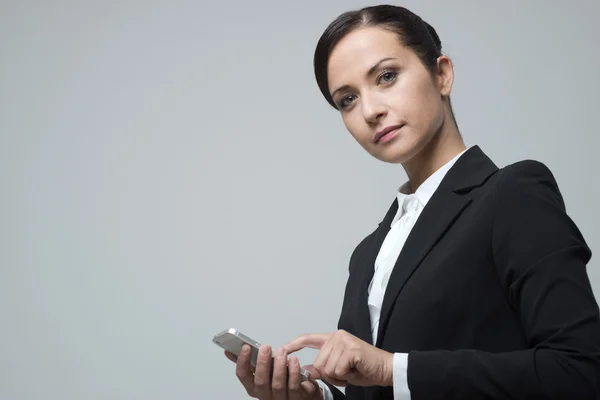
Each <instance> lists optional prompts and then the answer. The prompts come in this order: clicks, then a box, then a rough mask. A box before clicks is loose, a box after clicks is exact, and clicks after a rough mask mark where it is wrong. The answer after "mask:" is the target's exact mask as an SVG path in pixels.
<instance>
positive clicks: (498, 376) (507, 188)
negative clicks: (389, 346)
mask: <svg viewBox="0 0 600 400" xmlns="http://www.w3.org/2000/svg"><path fill="white" fill-rule="evenodd" d="M494 202H495V204H494V207H495V209H494V222H493V234H492V248H493V257H494V264H495V267H496V270H497V273H498V277H499V282H500V284H501V285H502V286H503V289H504V292H505V293H506V296H507V300H508V302H509V303H510V305H511V307H512V309H513V310H514V312H515V316H516V317H517V318H518V319H519V320H520V323H521V326H522V328H523V332H524V334H525V336H526V339H527V341H528V343H529V348H528V349H526V350H521V351H514V352H508V353H500V354H498V353H486V352H482V351H477V350H469V349H464V350H455V351H413V352H411V353H410V354H409V359H408V372H407V374H408V383H409V388H410V391H411V398H412V400H419V399H475V398H486V399H568V400H572V399H578V400H584V399H600V314H599V310H598V303H597V301H596V299H595V297H594V294H593V291H592V287H591V285H590V281H589V278H588V275H587V272H586V264H587V262H588V261H589V260H590V258H591V251H590V249H589V248H588V246H587V245H586V243H585V241H584V239H583V237H582V235H581V233H580V231H579V230H578V228H577V227H576V225H575V224H574V223H573V221H572V220H571V219H570V218H569V217H568V216H567V214H566V211H565V205H564V202H563V199H562V196H561V194H560V191H559V189H558V186H557V183H556V181H555V179H554V177H553V175H552V173H551V172H550V170H549V169H548V168H547V167H546V166H545V165H544V164H542V163H540V162H537V161H523V162H520V163H517V164H513V165H512V166H510V167H507V168H505V170H504V171H503V175H502V176H500V177H499V183H498V187H497V191H496V195H495V200H494Z"/></svg>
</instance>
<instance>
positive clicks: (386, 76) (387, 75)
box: [377, 71, 398, 84]
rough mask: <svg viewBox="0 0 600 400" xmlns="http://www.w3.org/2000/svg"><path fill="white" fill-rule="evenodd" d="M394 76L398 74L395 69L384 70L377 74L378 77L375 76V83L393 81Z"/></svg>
mask: <svg viewBox="0 0 600 400" xmlns="http://www.w3.org/2000/svg"><path fill="white" fill-rule="evenodd" d="M396 76H398V73H397V72H395V71H385V72H384V73H382V74H381V75H379V78H377V84H380V83H382V82H383V83H391V82H394V80H396Z"/></svg>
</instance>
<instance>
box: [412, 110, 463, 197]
mask: <svg viewBox="0 0 600 400" xmlns="http://www.w3.org/2000/svg"><path fill="white" fill-rule="evenodd" d="M448 122H449V120H448V119H446V121H445V123H444V124H443V125H442V126H441V127H440V130H439V132H438V133H437V134H436V135H435V136H434V137H433V138H432V139H431V140H430V142H429V143H427V145H426V146H425V148H423V149H422V150H421V151H420V152H419V153H418V154H417V155H415V156H414V157H413V158H411V159H410V160H409V161H407V162H406V163H404V164H403V167H404V170H405V171H406V174H407V175H408V179H409V181H410V186H411V189H412V190H411V191H412V192H415V191H416V190H417V189H418V188H419V186H421V185H422V184H423V182H425V181H426V180H427V178H429V177H430V176H431V175H432V174H433V173H434V172H435V171H437V170H438V169H440V168H441V167H442V166H444V164H446V163H447V162H448V161H450V160H452V159H453V158H454V157H456V156H457V155H459V154H460V153H461V152H463V151H464V150H466V148H467V147H466V146H465V143H464V142H463V140H462V138H461V136H460V133H459V132H458V128H457V127H456V125H455V124H454V123H450V124H449V123H448Z"/></svg>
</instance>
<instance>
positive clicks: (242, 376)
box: [235, 344, 254, 397]
mask: <svg viewBox="0 0 600 400" xmlns="http://www.w3.org/2000/svg"><path fill="white" fill-rule="evenodd" d="M235 375H236V376H237V377H238V379H239V380H240V382H241V383H242V385H243V386H244V389H246V392H248V395H249V396H251V397H252V396H254V377H253V376H252V371H251V369H250V346H248V345H247V344H246V345H244V346H242V350H241V351H240V355H239V357H238V358H237V363H236V367H235Z"/></svg>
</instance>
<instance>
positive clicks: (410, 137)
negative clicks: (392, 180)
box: [327, 27, 453, 163]
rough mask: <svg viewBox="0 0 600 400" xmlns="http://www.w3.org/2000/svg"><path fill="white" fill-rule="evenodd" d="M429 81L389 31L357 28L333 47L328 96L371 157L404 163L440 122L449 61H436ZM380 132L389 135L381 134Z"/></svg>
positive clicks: (449, 80) (427, 74)
mask: <svg viewBox="0 0 600 400" xmlns="http://www.w3.org/2000/svg"><path fill="white" fill-rule="evenodd" d="M438 70H439V71H438V72H437V73H436V76H435V77H432V75H431V73H430V72H429V70H428V69H427V68H426V67H425V66H424V65H423V64H422V62H421V61H420V60H419V58H418V57H417V55H416V54H415V53H413V52H412V51H411V50H410V49H409V48H407V47H404V46H403V45H402V43H401V42H400V40H399V38H398V35H397V34H396V33H394V32H391V31H388V30H385V29H382V28H377V27H368V28H360V29H357V30H354V31H352V32H350V33H349V34H348V35H346V36H345V37H344V38H342V40H340V41H339V42H338V44H337V45H336V46H335V47H334V49H333V51H332V53H331V56H330V58H329V63H328V68H327V75H328V80H329V93H331V94H332V97H333V101H334V102H335V104H336V105H337V106H338V109H339V110H340V112H341V114H342V119H343V120H344V124H345V125H346V128H347V129H348V131H350V133H351V134H352V136H353V137H354V139H356V141H357V142H358V143H359V144H360V145H361V146H362V147H363V148H364V149H365V150H366V151H367V152H369V153H370V154H371V155H372V156H373V157H375V158H377V159H379V160H381V161H385V162H390V163H405V162H407V161H409V160H410V159H411V158H412V157H414V156H415V155H416V154H418V153H419V152H420V151H421V150H422V149H423V148H425V147H426V146H427V144H428V143H429V142H430V140H431V139H432V138H433V137H434V136H435V135H436V134H437V133H438V132H439V131H440V129H441V127H442V126H443V123H444V121H445V119H446V118H447V116H446V114H445V107H444V103H445V100H444V98H443V96H448V95H450V90H451V87H452V80H453V71H452V64H451V62H450V60H449V59H448V58H447V57H445V56H443V57H440V58H439V59H438ZM385 132H389V133H387V134H386V135H384V136H381V135H382V134H384V133H385Z"/></svg>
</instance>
